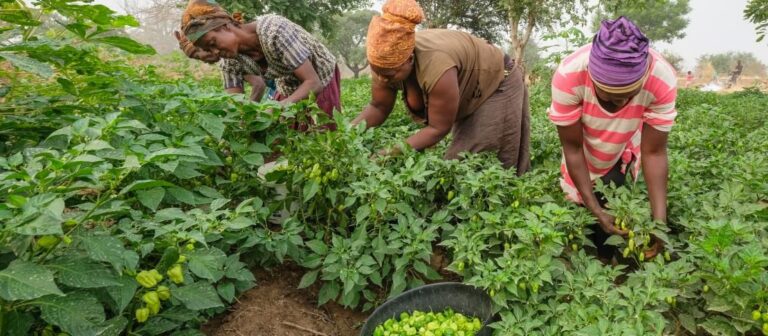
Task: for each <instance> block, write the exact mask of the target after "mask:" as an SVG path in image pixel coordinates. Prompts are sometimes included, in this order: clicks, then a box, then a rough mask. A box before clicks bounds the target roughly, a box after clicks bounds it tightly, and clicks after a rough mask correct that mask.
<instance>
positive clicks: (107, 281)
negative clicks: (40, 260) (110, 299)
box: [46, 257, 120, 288]
mask: <svg viewBox="0 0 768 336" xmlns="http://www.w3.org/2000/svg"><path fill="white" fill-rule="evenodd" d="M46 267H48V268H49V269H51V270H53V271H55V272H56V274H57V275H58V277H57V281H58V282H59V283H61V284H64V285H67V286H70V287H75V288H100V287H109V286H116V285H118V286H119V285H120V282H118V281H117V276H116V275H115V274H114V273H113V272H112V270H110V269H109V268H107V267H104V266H103V265H101V264H99V263H96V262H93V261H91V260H89V259H86V258H72V257H69V258H67V257H64V258H60V259H57V260H54V261H53V262H52V263H50V264H48V265H46Z"/></svg>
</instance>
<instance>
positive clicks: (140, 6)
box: [123, 0, 183, 54]
mask: <svg viewBox="0 0 768 336" xmlns="http://www.w3.org/2000/svg"><path fill="white" fill-rule="evenodd" d="M123 9H124V10H125V11H126V13H128V14H130V15H131V16H133V17H135V18H136V19H137V20H138V21H139V22H140V23H141V26H139V27H136V28H135V29H132V30H131V31H129V32H128V33H129V35H130V36H131V37H132V38H134V39H135V40H137V41H139V42H142V43H146V44H149V45H151V46H152V47H153V48H155V50H156V51H157V52H158V53H160V54H165V53H168V52H171V51H174V50H178V48H179V43H178V41H176V39H175V38H174V37H173V31H174V30H178V29H179V17H181V13H182V11H183V8H182V7H181V6H179V1H178V0H149V1H147V0H133V1H131V2H129V1H127V0H126V1H124V3H123Z"/></svg>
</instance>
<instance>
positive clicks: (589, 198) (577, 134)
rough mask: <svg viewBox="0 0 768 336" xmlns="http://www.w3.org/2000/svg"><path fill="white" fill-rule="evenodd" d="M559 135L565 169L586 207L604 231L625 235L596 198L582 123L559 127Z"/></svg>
mask: <svg viewBox="0 0 768 336" xmlns="http://www.w3.org/2000/svg"><path fill="white" fill-rule="evenodd" d="M557 134H558V136H559V137H560V143H561V144H562V146H563V155H564V156H565V167H566V169H568V174H569V175H570V176H571V179H572V180H573V183H574V184H575V185H576V189H577V190H578V191H579V194H581V198H582V201H583V202H584V206H586V207H587V209H589V211H591V212H592V214H593V215H595V217H597V219H598V224H599V225H600V227H601V228H602V229H603V231H605V232H606V233H610V234H624V232H623V231H621V230H619V229H618V228H616V227H615V226H614V225H613V221H614V219H613V217H612V216H610V215H608V214H607V213H606V212H605V211H603V208H602V207H601V206H600V203H599V202H598V201H597V197H595V192H594V189H593V188H592V180H591V179H590V177H589V168H587V159H586V158H585V157H584V135H583V126H582V124H581V121H577V122H576V123H575V124H573V125H569V126H558V127H557Z"/></svg>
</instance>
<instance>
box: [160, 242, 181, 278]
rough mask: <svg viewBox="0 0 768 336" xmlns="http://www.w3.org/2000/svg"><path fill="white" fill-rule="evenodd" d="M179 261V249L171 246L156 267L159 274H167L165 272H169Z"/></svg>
mask: <svg viewBox="0 0 768 336" xmlns="http://www.w3.org/2000/svg"><path fill="white" fill-rule="evenodd" d="M177 261H179V249H178V248H176V247H175V246H171V247H168V248H166V249H165V252H163V257H162V258H160V261H159V262H158V263H157V266H155V269H157V271H158V272H160V273H162V274H165V271H167V270H169V269H170V268H171V267H172V266H173V265H174V264H176V262H177Z"/></svg>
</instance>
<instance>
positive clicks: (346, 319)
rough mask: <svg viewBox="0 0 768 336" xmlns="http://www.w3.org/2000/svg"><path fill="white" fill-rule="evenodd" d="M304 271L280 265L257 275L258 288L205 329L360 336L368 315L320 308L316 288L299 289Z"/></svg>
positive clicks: (228, 334)
mask: <svg viewBox="0 0 768 336" xmlns="http://www.w3.org/2000/svg"><path fill="white" fill-rule="evenodd" d="M303 274H304V272H303V270H302V269H301V268H300V267H297V266H291V265H286V266H280V268H277V269H274V270H271V271H268V270H260V271H257V272H255V275H256V287H255V288H253V289H251V290H250V291H248V292H246V293H245V294H243V295H242V296H241V297H240V298H239V299H238V303H236V304H235V305H234V306H232V308H231V309H230V311H229V312H228V313H227V314H225V315H223V316H219V317H217V318H215V319H213V320H212V321H210V322H209V323H208V324H206V325H205V326H203V329H202V331H203V333H205V334H206V335H210V336H257V335H258V336H308V335H311V336H357V335H358V334H359V333H360V328H361V327H362V325H363V323H364V322H365V319H366V318H367V317H368V314H366V313H362V312H357V311H352V310H348V309H344V308H343V307H341V306H339V305H337V304H335V303H328V304H325V305H324V306H322V307H317V291H318V290H319V288H318V287H317V286H312V287H310V288H307V289H297V288H296V287H297V286H298V285H299V282H300V280H301V277H302V276H303Z"/></svg>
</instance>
